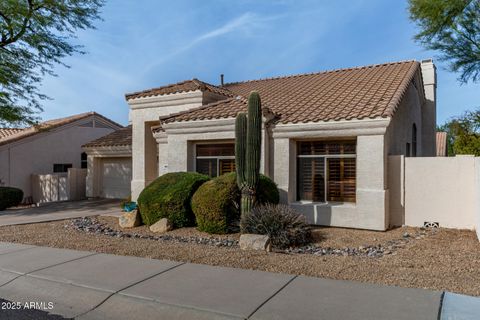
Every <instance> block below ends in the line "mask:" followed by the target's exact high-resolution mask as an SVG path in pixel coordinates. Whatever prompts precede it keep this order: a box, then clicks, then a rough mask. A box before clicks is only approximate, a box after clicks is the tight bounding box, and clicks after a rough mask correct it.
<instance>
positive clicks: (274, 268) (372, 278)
mask: <svg viewBox="0 0 480 320" xmlns="http://www.w3.org/2000/svg"><path fill="white" fill-rule="evenodd" d="M97 219H98V221H99V222H100V223H102V224H107V225H108V226H109V227H110V228H112V229H113V230H116V229H117V227H116V226H115V221H116V220H117V219H116V218H112V217H98V218H97ZM118 228H119V227H118ZM422 231H425V233H426V234H425V235H423V237H422ZM128 232H131V233H139V234H149V233H148V232H149V230H148V228H146V227H138V228H134V229H133V230H131V231H128ZM405 233H408V234H409V235H408V237H405V239H408V241H403V239H404V237H403V235H404V234H405ZM417 233H418V234H419V236H418V239H417ZM151 235H155V234H153V233H152V234H151ZM168 235H171V236H181V237H186V238H190V237H192V236H194V237H201V238H208V237H210V236H208V235H207V234H203V233H200V232H199V231H198V230H195V229H194V228H185V229H178V230H174V231H172V232H169V233H168ZM215 237H216V238H218V239H224V238H228V239H233V240H238V235H235V234H233V235H221V236H215ZM314 237H315V239H314V246H318V247H322V248H325V249H326V248H328V247H330V248H337V250H341V248H359V247H360V246H364V247H365V248H366V247H367V246H378V245H381V247H382V248H386V249H388V243H389V241H395V243H396V246H397V248H396V249H395V250H393V252H392V253H391V254H384V255H383V256H382V257H377V258H369V257H367V256H365V255H362V256H352V255H345V256H344V255H343V253H342V254H333V255H323V256H322V255H319V254H294V253H291V254H285V253H276V252H271V253H266V252H260V251H243V250H240V249H239V248H238V247H237V246H235V245H232V246H230V247H229V246H216V245H205V244H197V243H196V242H195V241H194V242H181V241H173V240H172V241H152V240H149V239H145V238H132V237H130V238H128V237H117V236H109V235H105V234H103V233H100V232H99V233H90V232H84V231H80V230H77V229H75V228H73V227H72V220H66V221H54V222H48V223H37V224H28V225H16V226H5V227H0V241H8V242H17V243H25V244H33V245H39V246H48V247H57V248H66V249H73V250H86V251H94V252H100V253H110V254H118V255H127V256H137V257H145V258H154V259H165V260H174V261H182V262H190V263H200V264H208V265H215V266H225V267H233V268H243V269H255V270H263V271H269V272H280V273H289V274H297V275H305V276H313V277H322V278H330V279H341V280H354V281H361V282H368V283H377V284H384V285H393V286H401V287H412V288H425V289H431V290H447V291H451V292H457V293H463V294H469V295H474V296H480V285H479V281H480V280H479V279H480V242H479V241H478V239H477V236H476V234H475V232H473V231H470V230H449V229H438V230H436V231H433V232H430V230H420V229H418V228H397V229H393V230H390V231H387V232H374V231H366V230H352V229H342V228H318V229H315V230H314ZM399 240H401V242H397V241H399ZM305 249H306V248H305Z"/></svg>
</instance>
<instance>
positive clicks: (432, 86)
mask: <svg viewBox="0 0 480 320" xmlns="http://www.w3.org/2000/svg"><path fill="white" fill-rule="evenodd" d="M421 70H422V78H423V89H424V91H425V100H426V101H425V104H424V105H423V106H422V149H423V152H422V153H423V154H422V156H424V157H435V156H436V152H437V151H436V131H437V130H436V128H437V68H436V67H435V64H434V63H433V60H432V59H426V60H422V62H421Z"/></svg>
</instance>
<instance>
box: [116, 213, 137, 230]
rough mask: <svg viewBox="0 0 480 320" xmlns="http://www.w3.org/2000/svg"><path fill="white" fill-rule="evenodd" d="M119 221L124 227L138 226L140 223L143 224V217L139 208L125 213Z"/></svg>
mask: <svg viewBox="0 0 480 320" xmlns="http://www.w3.org/2000/svg"><path fill="white" fill-rule="evenodd" d="M118 223H119V224H120V227H122V228H133V227H138V226H139V225H141V224H142V217H141V216H140V213H139V212H138V210H133V211H130V212H125V213H123V214H122V215H121V216H120V217H119V218H118Z"/></svg>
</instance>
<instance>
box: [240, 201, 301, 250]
mask: <svg viewBox="0 0 480 320" xmlns="http://www.w3.org/2000/svg"><path fill="white" fill-rule="evenodd" d="M240 228H241V231H242V233H254V234H265V235H268V236H269V237H270V241H271V242H272V246H274V247H277V248H285V247H290V246H294V245H303V244H306V243H308V242H309V241H310V240H311V230H310V226H309V225H308V223H307V220H306V218H305V216H303V215H301V214H299V213H297V212H296V211H295V210H293V209H292V208H290V207H289V206H287V205H273V204H265V205H261V206H257V207H255V208H253V210H252V211H251V212H250V213H247V214H246V215H244V216H243V217H242V220H241V222H240Z"/></svg>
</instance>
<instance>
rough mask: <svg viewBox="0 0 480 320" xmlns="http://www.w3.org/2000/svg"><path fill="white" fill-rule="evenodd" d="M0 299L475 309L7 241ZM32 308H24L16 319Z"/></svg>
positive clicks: (444, 299)
mask: <svg viewBox="0 0 480 320" xmlns="http://www.w3.org/2000/svg"><path fill="white" fill-rule="evenodd" d="M0 299H5V300H8V301H12V302H20V305H21V306H24V305H25V303H26V302H27V303H28V302H37V303H38V304H37V306H36V307H37V308H40V309H42V310H43V311H47V312H49V313H51V314H56V315H61V316H63V317H66V318H75V319H148V318H151V319H327V320H328V319H343V320H348V319H369V320H375V319H391V320H401V319H402V320H403V319H432V320H437V319H445V320H446V319H465V320H467V319H477V318H476V317H477V316H478V314H480V299H479V298H473V297H467V296H462V295H454V294H449V293H446V294H445V295H444V293H442V292H435V291H427V290H421V289H406V288H398V287H388V286H379V285H371V284H364V283H357V282H348V281H338V280H328V279H319V278H310V277H303V276H293V275H286V274H275V273H268V272H261V271H251V270H243V269H233V268H223V267H213V266H206V265H197V264H190V263H180V262H173V261H163V260H154V259H144V258H136V257H124V256H116V255H107V254H98V253H92V252H81V251H73V250H64V249H54V248H45V247H36V246H29V245H21V244H11V243H0ZM0 301H1V300H0ZM49 303H53V305H49ZM31 311H32V310H28V309H25V308H24V307H22V308H21V309H20V310H19V311H18V313H17V314H18V315H19V317H18V318H19V319H24V317H23V313H24V312H25V313H27V312H31ZM2 312H3V315H4V317H2ZM12 314H15V312H14V311H12V310H10V311H8V314H7V311H4V310H0V319H4V318H7V316H9V317H10V318H9V319H15V318H12V317H11V315H12ZM474 317H475V318H474ZM25 318H26V317H25ZM28 319H30V318H28ZM32 319H33V318H32ZM42 319H43V318H42ZM45 319H47V318H45ZM55 319H58V317H55Z"/></svg>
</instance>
